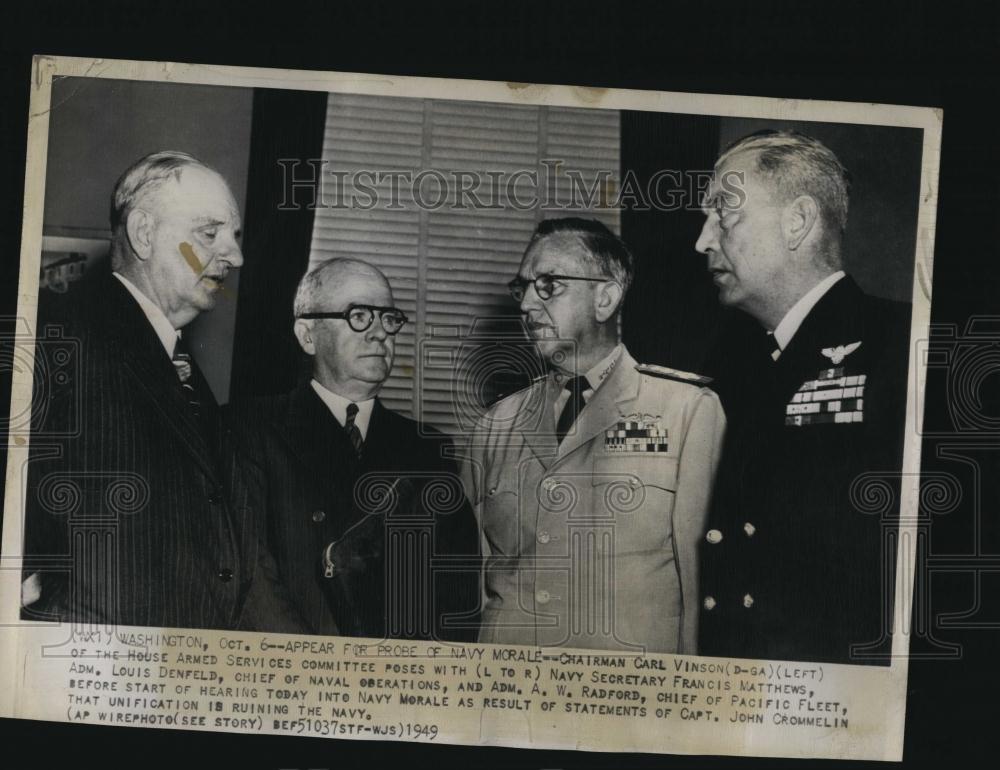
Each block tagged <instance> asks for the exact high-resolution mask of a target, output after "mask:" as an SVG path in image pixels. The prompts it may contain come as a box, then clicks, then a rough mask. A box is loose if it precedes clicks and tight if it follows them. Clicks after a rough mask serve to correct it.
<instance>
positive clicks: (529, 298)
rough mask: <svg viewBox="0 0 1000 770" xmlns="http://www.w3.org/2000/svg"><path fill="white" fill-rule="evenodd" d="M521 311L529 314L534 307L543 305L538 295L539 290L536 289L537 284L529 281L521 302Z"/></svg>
mask: <svg viewBox="0 0 1000 770" xmlns="http://www.w3.org/2000/svg"><path fill="white" fill-rule="evenodd" d="M519 306H520V309H521V313H523V314H527V312H528V311H529V310H531V309H533V308H539V307H541V306H542V300H541V298H540V297H539V296H538V292H537V291H535V284H534V283H529V284H528V285H527V286H525V287H524V296H523V297H521V302H520V305H519Z"/></svg>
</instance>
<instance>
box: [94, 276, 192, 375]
mask: <svg viewBox="0 0 1000 770" xmlns="http://www.w3.org/2000/svg"><path fill="white" fill-rule="evenodd" d="M111 275H113V276H114V277H115V278H117V279H118V280H119V281H121V282H122V286H124V287H125V288H126V289H127V290H128V293H129V294H131V295H132V296H133V297H134V298H135V301H136V302H138V303H139V307H140V309H141V310H142V312H143V314H144V315H145V316H146V318H147V319H148V320H149V325H150V326H152V327H153V331H154V332H156V336H157V337H159V338H160V343H161V344H162V345H163V349H164V350H165V351H167V357H168V358H171V359H172V358H173V357H174V346H175V345H177V338H178V337H180V335H181V333H180V332H179V331H177V329H175V328H174V325H173V324H172V323H170V321H168V320H167V317H166V316H165V315H164V314H163V311H162V310H160V306H159V305H157V304H156V303H155V302H153V300H151V299H150V298H149V297H147V296H146V295H145V294H143V293H142V292H141V291H139V289H137V288H136V286H135V284H134V283H132V282H131V281H130V280H129V279H128V278H126V277H125V276H123V275H122V274H121V273H112V274H111Z"/></svg>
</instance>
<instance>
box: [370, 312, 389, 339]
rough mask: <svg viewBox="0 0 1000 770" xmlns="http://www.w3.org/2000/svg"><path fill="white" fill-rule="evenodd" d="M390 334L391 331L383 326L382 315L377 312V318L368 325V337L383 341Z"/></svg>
mask: <svg viewBox="0 0 1000 770" xmlns="http://www.w3.org/2000/svg"><path fill="white" fill-rule="evenodd" d="M388 336H389V333H388V332H387V331H386V330H385V328H384V327H383V326H382V316H380V315H378V314H377V313H376V314H375V318H373V319H372V325H371V326H369V327H368V339H370V340H379V341H380V342H381V341H383V340H385V339H386V338H387V337H388Z"/></svg>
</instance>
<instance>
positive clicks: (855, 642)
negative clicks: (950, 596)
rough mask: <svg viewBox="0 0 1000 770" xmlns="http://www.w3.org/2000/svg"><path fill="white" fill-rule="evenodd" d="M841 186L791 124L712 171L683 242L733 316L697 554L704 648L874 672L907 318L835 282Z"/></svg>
mask: <svg viewBox="0 0 1000 770" xmlns="http://www.w3.org/2000/svg"><path fill="white" fill-rule="evenodd" d="M737 183H738V187H737ZM848 189H849V185H848V177H847V172H846V170H845V169H844V167H843V166H842V165H841V163H840V161H839V160H838V159H837V157H836V156H835V155H834V154H833V152H831V151H830V149H829V148H827V147H826V146H824V145H823V144H822V143H820V142H818V141H817V140H815V139H812V138H811V137H807V136H804V135H802V134H797V133H793V132H789V131H782V132H774V131H769V132H761V133H759V134H754V135H751V136H749V137H746V138H744V139H742V140H740V141H739V142H736V143H735V144H734V145H733V146H732V147H730V148H729V149H728V150H726V151H725V152H724V153H723V154H722V156H721V157H720V158H719V160H718V162H717V163H716V168H715V181H714V182H713V184H712V186H711V188H710V191H709V196H708V199H707V201H706V205H705V215H706V221H705V226H704V228H703V230H702V233H701V237H700V238H699V239H698V242H697V245H696V248H697V249H698V251H700V252H702V253H703V254H705V255H706V256H707V257H708V269H709V271H710V272H711V273H712V276H713V279H714V281H715V284H716V286H718V288H719V299H720V302H721V303H722V304H723V305H726V306H729V307H734V308H738V309H739V310H741V311H743V313H745V314H746V315H745V316H743V315H742V314H739V315H740V316H741V317H742V319H743V321H745V323H743V324H742V328H739V318H737V321H738V324H737V326H736V327H735V328H734V329H733V330H732V333H731V334H730V335H728V344H727V345H726V346H725V348H724V350H723V351H722V352H721V353H720V354H719V355H717V356H716V359H717V361H718V365H711V364H710V366H709V371H710V372H711V373H712V374H714V375H716V380H715V383H714V387H716V388H717V390H718V392H719V394H720V395H721V396H722V402H723V404H724V406H725V408H726V414H727V415H728V417H729V432H728V435H727V437H726V450H725V453H724V459H723V462H722V465H721V467H720V468H719V477H718V484H717V489H716V492H715V495H714V499H713V504H712V512H711V515H710V519H709V522H708V525H707V526H706V529H705V533H704V537H703V539H702V545H701V548H702V561H701V563H702V580H703V595H702V603H703V609H702V618H701V643H700V645H699V651H700V652H701V653H702V654H705V655H721V656H732V657H749V658H771V659H782V660H807V661H816V662H827V661H828V662H840V663H861V662H865V663H871V662H888V661H887V659H882V660H881V661H879V659H878V658H877V657H874V656H877V655H879V654H880V653H883V654H884V653H886V652H888V650H889V639H888V636H887V634H886V625H885V623H884V621H885V620H886V619H888V617H889V616H890V615H891V601H892V595H893V594H892V575H893V569H894V556H895V542H896V541H895V538H894V537H890V536H889V535H890V534H891V530H892V529H893V528H894V526H895V515H896V512H897V506H898V503H895V502H894V501H893V500H892V497H893V495H891V494H889V495H885V490H886V488H887V487H891V486H893V485H896V484H898V474H899V469H900V463H901V454H902V438H903V423H904V410H905V405H906V364H907V349H908V340H909V316H910V313H909V310H910V308H909V306H908V305H904V304H901V303H898V302H891V301H889V300H884V299H879V298H876V297H872V296H869V295H867V294H864V293H863V292H862V291H861V289H859V288H858V286H857V284H856V283H855V282H854V281H853V280H852V279H851V278H850V277H849V276H847V275H846V274H845V273H844V271H843V269H842V267H843V255H842V234H843V230H844V226H845V223H846V221H847V203H848ZM882 495H885V502H886V504H885V505H884V506H881V507H880V506H878V505H875V503H876V502H877V501H878V499H879V498H880V497H881V496H882Z"/></svg>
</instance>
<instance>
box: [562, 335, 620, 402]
mask: <svg viewBox="0 0 1000 770" xmlns="http://www.w3.org/2000/svg"><path fill="white" fill-rule="evenodd" d="M621 354H622V344H621V343H620V342H619V343H618V344H617V345H615V346H614V348H612V350H611V352H610V353H608V354H607V355H606V356H605V357H604V358H602V359H601V360H600V361H598V362H597V363H596V364H594V365H593V366H592V367H590V368H589V369H588V370H587V371H586V372H585V373H584V374H586V376H587V382H588V383H590V387H589V388H588V389H587V390H585V391H584V397H585V398H589V396H588V395H587V394H589V393H591V392H593V391H596V390H597V389H598V388H599V387H601V383H602V382H604V381H605V380H606V379H607V378H608V377H610V376H611V372H613V371H614V370H615V367H616V366H617V365H618V359H619V358H620V357H621ZM569 379H570V377H569V376H568V375H566V374H563V373H562V372H556V374H555V383H556V385H557V386H558V387H559V388H560V389H562V388H563V387H564V386H565V385H566V383H567V382H568V381H569Z"/></svg>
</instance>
